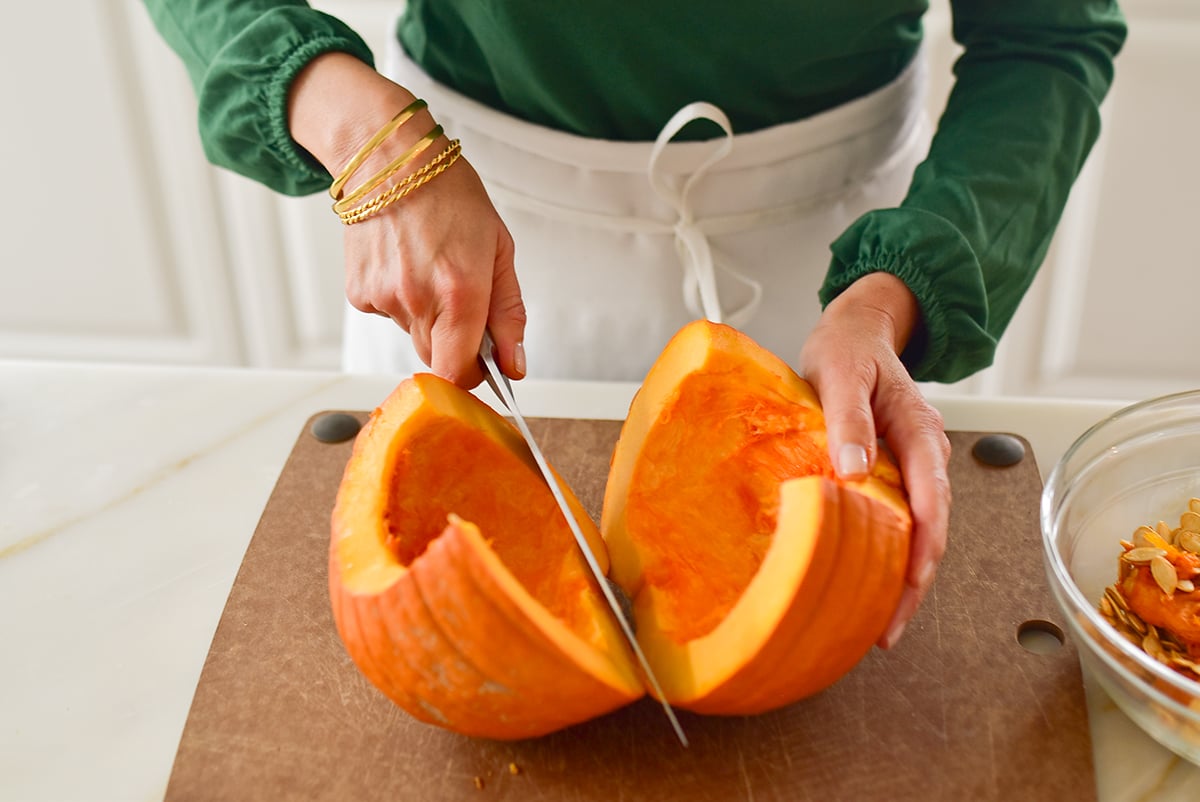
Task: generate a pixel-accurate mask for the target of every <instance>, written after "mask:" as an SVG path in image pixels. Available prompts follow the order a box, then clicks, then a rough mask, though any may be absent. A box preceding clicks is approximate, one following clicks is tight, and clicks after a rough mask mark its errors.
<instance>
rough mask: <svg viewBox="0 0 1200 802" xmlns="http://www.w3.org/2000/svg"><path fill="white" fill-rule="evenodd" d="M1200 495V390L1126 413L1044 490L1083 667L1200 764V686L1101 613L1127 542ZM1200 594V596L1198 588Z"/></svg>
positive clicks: (1044, 516)
mask: <svg viewBox="0 0 1200 802" xmlns="http://www.w3.org/2000/svg"><path fill="white" fill-rule="evenodd" d="M1192 497H1200V392H1187V393H1179V394H1176V395H1170V396H1164V397H1162V398H1155V399H1151V400H1149V401H1143V402H1140V403H1137V404H1134V405H1132V406H1129V407H1126V408H1124V409H1122V410H1120V411H1119V412H1117V413H1115V414H1113V415H1112V416H1110V417H1108V418H1106V419H1105V420H1103V421H1101V422H1100V423H1098V424H1096V425H1095V426H1093V427H1092V428H1091V429H1089V430H1088V431H1087V432H1085V433H1084V434H1083V435H1082V436H1081V437H1080V438H1079V439H1078V440H1076V441H1075V443H1074V445H1072V446H1071V448H1070V449H1068V450H1067V452H1066V454H1064V455H1063V457H1062V459H1061V460H1059V462H1058V464H1057V465H1056V466H1055V468H1054V470H1053V471H1052V472H1051V474H1050V478H1049V480H1047V482H1046V487H1045V490H1044V491H1043V493H1042V504H1041V521H1042V544H1043V546H1044V548H1045V558H1046V560H1045V561H1046V573H1047V575H1048V577H1049V580H1050V585H1051V588H1052V589H1053V592H1054V597H1055V600H1056V601H1057V602H1058V604H1059V606H1060V607H1061V608H1062V611H1063V614H1064V616H1065V618H1066V621H1067V627H1068V629H1069V630H1070V634H1071V635H1072V636H1073V637H1074V642H1075V644H1076V646H1077V648H1078V651H1079V656H1080V661H1081V662H1082V664H1083V666H1084V668H1085V669H1086V670H1087V671H1088V672H1089V673H1090V674H1091V675H1092V676H1093V677H1094V678H1095V679H1096V681H1097V682H1098V683H1099V684H1100V686H1101V687H1102V688H1104V690H1105V691H1107V692H1108V694H1109V695H1110V696H1111V697H1112V699H1113V701H1114V702H1116V704H1117V706H1118V707H1120V709H1121V710H1123V711H1124V712H1125V714H1126V715H1128V716H1129V717H1130V718H1131V719H1133V720H1134V722H1136V723H1137V724H1138V726H1140V727H1141V728H1142V729H1144V730H1145V731H1146V732H1147V733H1149V734H1150V736H1151V737H1152V738H1154V739H1155V740H1157V741H1158V742H1159V743H1161V744H1162V745H1163V746H1166V747H1167V748H1168V749H1170V750H1172V751H1173V752H1175V753H1176V754H1178V755H1180V756H1181V757H1184V758H1186V759H1187V760H1189V761H1191V762H1193V763H1196V764H1197V765H1200V682H1197V681H1195V680H1192V679H1189V678H1188V677H1185V676H1183V675H1182V674H1180V673H1179V672H1177V671H1175V670H1173V669H1171V668H1168V667H1167V666H1165V665H1163V664H1161V663H1159V662H1158V661H1157V660H1155V659H1154V658H1152V657H1150V655H1148V654H1146V653H1145V652H1144V651H1142V649H1140V648H1139V647H1138V646H1135V645H1134V644H1133V643H1131V642H1130V641H1128V640H1126V639H1125V637H1123V636H1122V635H1121V634H1120V633H1119V632H1118V631H1117V630H1116V629H1115V628H1114V627H1113V626H1112V625H1111V624H1109V623H1108V621H1107V620H1105V618H1104V616H1103V615H1102V614H1101V613H1100V611H1099V609H1098V606H1097V605H1098V604H1099V601H1100V597H1101V596H1102V595H1104V589H1105V587H1107V586H1108V585H1111V584H1113V583H1114V582H1116V581H1117V558H1118V556H1119V555H1120V554H1121V552H1122V548H1121V545H1120V541H1121V540H1130V539H1131V537H1132V535H1133V531H1134V530H1135V529H1136V528H1137V527H1138V526H1140V525H1143V524H1147V525H1149V526H1151V527H1153V526H1154V525H1155V524H1156V523H1157V522H1158V521H1160V520H1162V521H1167V522H1168V524H1170V525H1171V526H1172V527H1175V526H1177V525H1178V524H1177V523H1176V522H1178V520H1179V516H1180V514H1181V513H1182V512H1183V511H1184V510H1187V508H1188V500H1189V499H1191V498H1192ZM1197 592H1200V591H1197Z"/></svg>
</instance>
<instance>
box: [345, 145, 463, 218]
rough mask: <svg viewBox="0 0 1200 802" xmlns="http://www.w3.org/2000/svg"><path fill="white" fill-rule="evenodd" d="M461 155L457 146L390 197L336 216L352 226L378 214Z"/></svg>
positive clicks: (447, 167)
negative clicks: (439, 161) (435, 164)
mask: <svg viewBox="0 0 1200 802" xmlns="http://www.w3.org/2000/svg"><path fill="white" fill-rule="evenodd" d="M447 152H449V150H447ZM461 155H462V150H461V149H459V148H455V149H454V152H453V153H451V154H450V155H449V157H448V158H447V159H446V160H445V161H444V162H442V163H440V164H438V165H437V166H434V165H432V164H430V165H429V166H431V167H433V169H432V170H430V171H429V172H427V173H425V174H424V175H422V176H420V177H419V178H415V179H414V180H413V181H410V182H408V183H407V184H405V185H404V187H403V188H402V189H400V191H399V192H397V193H395V194H394V195H392V196H391V197H389V198H388V199H387V200H386V201H385V202H381V203H378V204H376V203H375V202H374V201H372V202H371V203H369V204H365V205H364V207H363V208H362V210H361V211H360V210H357V209H356V210H354V211H352V212H345V213H342V214H340V215H338V216H339V217H341V219H342V222H343V223H345V224H346V225H348V226H352V225H354V224H355V223H361V222H362V221H363V220H366V219H368V218H370V217H373V216H374V215H376V214H378V213H379V212H380V211H381V210H383V209H385V208H386V207H388V206H391V205H392V204H393V203H396V202H397V201H399V200H400V199H401V198H404V197H405V196H407V195H409V194H410V193H412V192H414V191H416V190H417V188H418V187H420V186H422V185H424V184H428V183H429V182H430V181H432V180H433V179H435V178H437V177H438V176H439V175H441V174H442V173H443V172H445V171H446V170H448V169H450V166H451V165H453V164H454V163H455V162H456V161H458V157H459V156H461ZM381 197H382V196H381ZM367 207H370V208H367Z"/></svg>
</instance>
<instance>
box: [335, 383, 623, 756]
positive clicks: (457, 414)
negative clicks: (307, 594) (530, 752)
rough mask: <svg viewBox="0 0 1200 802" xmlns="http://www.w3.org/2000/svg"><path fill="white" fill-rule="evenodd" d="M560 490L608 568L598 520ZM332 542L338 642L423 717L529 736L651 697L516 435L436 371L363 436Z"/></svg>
mask: <svg viewBox="0 0 1200 802" xmlns="http://www.w3.org/2000/svg"><path fill="white" fill-rule="evenodd" d="M560 485H562V488H563V492H564V494H565V495H566V497H567V499H568V502H569V503H570V504H571V506H572V508H573V509H574V510H575V512H576V516H577V518H578V519H579V521H580V525H581V526H582V527H583V528H584V533H585V535H586V536H587V537H588V539H589V541H590V542H591V543H592V545H593V550H594V551H596V554H597V559H598V560H599V561H600V563H601V567H602V568H607V557H606V554H605V551H604V545H603V542H602V541H601V540H600V537H599V533H598V532H597V531H596V528H595V525H594V524H592V523H591V521H590V519H589V518H588V516H587V514H586V513H585V512H584V511H583V509H582V507H581V506H580V505H579V502H578V500H577V499H576V498H575V496H574V494H573V493H571V491H570V489H569V488H567V487H566V485H565V484H563V483H562V482H560ZM455 512H458V513H460V514H462V515H471V516H473V517H477V518H478V519H480V520H481V521H484V522H485V524H486V526H487V529H486V531H483V532H481V531H480V529H479V528H478V527H477V526H475V525H474V524H473V523H471V522H469V521H466V520H464V519H463V518H461V517H459V516H458V515H455V514H454V513H455ZM332 531H333V537H332V540H331V543H330V554H329V591H330V599H331V601H332V606H333V616H334V622H335V624H336V626H337V630H338V633H339V635H340V636H341V639H342V642H343V643H344V644H345V645H346V648H347V651H348V652H349V654H350V657H351V658H352V659H353V660H354V662H355V664H356V665H357V666H358V668H359V670H360V671H362V673H363V674H364V675H365V676H366V677H367V678H368V679H369V680H370V681H371V682H372V683H373V684H374V685H375V686H376V687H377V688H378V689H379V690H381V691H382V692H383V693H384V694H386V695H387V696H388V697H389V698H391V699H392V701H394V702H395V703H396V704H398V705H399V706H400V707H402V708H404V709H405V710H406V711H407V712H409V713H410V714H411V715H413V716H414V717H416V718H418V719H420V720H422V721H425V722H428V723H431V724H437V725H439V726H442V727H446V728H447V729H451V730H454V731H456V732H460V733H463V734H466V735H473V736H480V737H487V738H498V739H516V738H529V737H533V736H537V735H543V734H545V733H548V732H552V731H554V730H557V729H561V728H563V727H565V726H568V725H570V724H575V723H578V722H580V721H584V720H587V719H590V718H594V717H596V716H598V715H600V714H602V713H605V712H608V711H609V710H612V709H614V708H617V707H620V706H622V705H625V704H627V703H628V702H630V701H632V700H634V699H637V698H638V697H640V696H642V695H643V693H644V691H643V689H642V682H641V679H640V677H639V676H638V674H636V673H635V672H634V670H633V664H632V662H631V658H630V655H629V653H628V651H627V648H626V646H625V645H624V643H623V641H622V640H621V636H620V632H619V630H618V628H617V624H616V622H615V621H613V620H612V619H611V618H610V617H609V615H608V613H607V608H606V607H605V606H604V600H603V597H602V596H601V595H600V592H599V591H598V590H597V589H596V588H595V585H594V583H593V582H592V580H591V577H590V574H589V573H588V570H587V567H586V565H585V564H584V562H583V558H582V556H581V555H580V554H579V551H578V549H577V547H576V545H575V540H574V538H573V536H572V534H571V532H570V529H569V528H568V527H567V524H566V522H565V521H563V519H562V515H561V514H560V513H559V511H558V506H557V504H556V503H555V501H554V498H553V496H552V494H551V493H550V489H549V488H548V487H547V486H546V484H545V482H544V481H542V478H541V474H540V473H539V472H538V469H537V466H536V464H535V463H533V461H532V457H531V456H530V454H529V451H528V449H527V448H525V446H524V441H523V440H522V439H521V435H520V433H519V432H517V431H516V429H515V428H514V427H513V426H512V424H510V423H509V422H508V421H507V420H505V419H504V418H502V417H501V416H499V415H497V414H496V413H495V412H493V411H492V410H491V409H490V408H489V407H488V406H487V405H486V404H484V403H483V402H481V401H479V400H478V399H476V398H475V397H474V396H472V395H471V394H470V393H467V392H465V391H463V390H461V389H459V388H457V387H455V386H454V385H452V384H450V383H448V382H445V381H443V380H441V379H438V378H437V377H435V376H432V375H428V374H419V375H417V376H414V377H413V378H412V379H408V380H405V381H404V382H402V383H401V384H400V385H399V386H398V387H397V388H396V390H395V391H394V392H393V393H392V395H391V396H389V398H388V399H387V400H386V401H385V402H384V403H383V405H382V406H380V407H379V408H378V409H376V410H375V411H374V412H373V413H372V415H371V418H370V420H369V421H368V423H367V425H366V426H365V427H364V428H363V430H362V431H360V432H359V435H358V438H357V439H356V440H355V445H354V451H353V454H352V455H351V457H350V460H349V461H348V463H347V466H346V471H345V474H344V476H343V479H342V482H341V485H340V486H339V489H338V496H337V501H336V502H335V506H334V511H333V517H332Z"/></svg>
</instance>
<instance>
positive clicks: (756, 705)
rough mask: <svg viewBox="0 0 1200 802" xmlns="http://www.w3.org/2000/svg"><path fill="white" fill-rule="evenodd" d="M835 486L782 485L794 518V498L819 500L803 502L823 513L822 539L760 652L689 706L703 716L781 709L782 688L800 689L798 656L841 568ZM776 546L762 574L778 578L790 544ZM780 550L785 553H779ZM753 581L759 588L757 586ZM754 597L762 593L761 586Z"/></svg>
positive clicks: (802, 480)
mask: <svg viewBox="0 0 1200 802" xmlns="http://www.w3.org/2000/svg"><path fill="white" fill-rule="evenodd" d="M806 485H812V486H813V487H815V488H816V489H815V490H813V489H810V488H809V487H806ZM830 485H832V482H831V481H830V480H828V479H825V478H824V477H820V476H812V477H797V478H795V479H791V480H788V481H787V482H785V483H784V484H783V485H781V487H780V495H781V497H784V496H785V493H786V497H785V498H783V502H782V503H784V504H788V505H789V510H788V511H787V514H788V515H789V516H790V515H791V513H790V509H791V507H792V506H794V505H797V504H799V503H800V502H799V501H796V500H793V497H794V496H799V495H801V494H805V495H808V496H815V501H814V500H813V499H810V498H805V499H804V502H805V506H806V507H807V506H812V507H817V506H819V507H820V514H819V520H818V524H817V525H818V526H819V527H820V530H821V534H820V535H819V536H817V537H816V538H814V542H813V545H812V548H811V550H810V551H809V552H808V554H809V556H808V559H807V567H806V568H805V569H804V570H803V571H802V572H801V575H800V577H799V579H798V580H797V581H796V582H795V584H794V585H792V586H790V588H791V589H790V590H789V591H788V596H787V598H786V599H782V600H780V601H779V605H780V607H779V614H778V618H777V619H776V620H775V621H774V622H772V623H773V626H772V628H771V630H770V631H769V632H768V633H766V635H765V637H763V639H762V640H761V641H760V642H759V643H758V644H757V646H756V648H754V649H753V650H752V651H751V650H748V651H746V652H745V653H744V659H743V661H742V663H741V664H740V665H739V666H736V667H735V668H734V669H733V670H732V671H731V672H730V673H729V674H728V675H726V676H724V677H719V678H717V679H716V681H715V683H714V687H713V688H712V690H710V691H708V692H706V693H704V694H702V695H700V696H698V697H697V698H696V699H695V700H693V701H688V702H687V703H686V705H687V708H688V709H690V710H695V711H696V712H701V713H705V712H713V713H736V714H753V713H758V712H762V711H763V710H765V709H768V708H771V707H777V706H779V704H780V699H779V694H780V690H779V687H778V686H781V685H782V686H784V688H785V689H786V688H790V687H792V686H793V685H794V684H795V681H794V680H793V679H792V678H791V676H790V675H791V674H793V673H794V672H793V668H794V662H793V661H794V656H795V653H796V651H797V650H799V649H800V647H799V645H798V644H799V643H800V642H801V641H803V640H804V639H805V638H806V636H807V633H808V632H809V631H811V629H812V627H813V625H814V622H815V620H816V618H817V617H818V616H819V615H820V607H819V604H818V602H819V600H820V599H822V598H824V597H825V595H826V594H827V592H828V589H829V586H830V585H831V584H832V583H833V580H834V577H833V571H832V570H831V568H832V567H833V565H834V563H835V562H836V559H837V555H838V552H839V549H840V540H841V531H840V527H839V526H838V525H837V524H838V521H837V516H838V512H839V511H838V510H837V509H836V507H834V506H833V505H831V504H830V503H828V499H827V498H826V493H827V492H828V491H829V487H830ZM818 491H819V492H818ZM809 502H812V503H811V504H810V503H809ZM831 517H832V518H834V521H833V525H831V524H830V518H831ZM778 536H779V537H787V534H786V532H785V533H779V535H778ZM772 545H773V547H774V548H773V550H772V551H769V552H768V554H767V556H766V559H765V560H764V562H763V564H762V565H761V566H760V570H768V569H769V570H772V571H773V572H775V571H777V570H778V569H775V568H774V565H775V564H776V563H777V562H778V560H779V559H781V554H784V553H786V551H787V544H786V543H782V542H781V543H780V545H779V546H775V544H774V543H773V544H772ZM775 549H779V550H780V551H779V552H776V551H775ZM768 560H769V561H771V566H768V565H767V561H768ZM756 578H757V575H756ZM766 579H767V577H766V576H764V578H763V579H761V580H759V582H763V581H765V580H766ZM751 581H752V582H754V580H751ZM754 591H755V592H760V591H758V588H757V586H756V587H755V589H754ZM745 593H746V594H749V593H751V587H750V586H747V589H746V591H745ZM740 602H741V600H740V599H739V603H740ZM746 609H749V608H739V607H735V608H734V609H733V610H731V611H730V615H729V618H728V619H727V620H728V621H729V622H730V623H729V624H725V625H724V626H725V628H726V629H728V628H729V627H730V626H732V624H733V623H734V622H735V621H736V620H737V618H739V617H744V616H745V615H746V613H745V612H743V610H746ZM712 637H714V638H724V637H727V636H726V634H725V632H724V631H717V632H715V633H714V634H713V635H712ZM781 666H787V671H786V672H781V670H780V667H781ZM785 674H786V675H785Z"/></svg>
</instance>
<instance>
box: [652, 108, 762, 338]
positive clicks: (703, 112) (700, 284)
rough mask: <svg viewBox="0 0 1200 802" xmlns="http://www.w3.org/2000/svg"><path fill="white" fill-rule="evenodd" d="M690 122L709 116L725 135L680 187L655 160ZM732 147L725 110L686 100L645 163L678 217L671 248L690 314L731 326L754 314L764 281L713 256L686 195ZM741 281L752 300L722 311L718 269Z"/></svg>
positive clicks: (656, 187)
mask: <svg viewBox="0 0 1200 802" xmlns="http://www.w3.org/2000/svg"><path fill="white" fill-rule="evenodd" d="M693 120H710V121H712V122H714V123H716V124H717V125H719V126H720V127H721V130H722V131H724V133H725V136H724V137H723V138H721V139H719V140H713V141H714V143H715V147H714V148H713V150H712V152H711V153H710V154H709V156H708V158H707V159H705V160H704V161H703V162H702V163H701V164H700V166H699V167H697V168H696V169H695V170H694V171H693V172H692V174H691V175H689V176H688V177H687V180H686V181H684V183H683V187H682V189H677V188H676V187H675V186H674V185H673V184H672V182H670V181H668V180H667V176H666V175H665V173H664V171H662V170H661V169H659V158H660V157H661V156H662V153H663V151H664V150H666V147H667V144H668V143H669V142H670V141H671V140H672V139H674V138H675V136H676V135H677V134H678V133H679V132H680V131H681V130H683V127H684V126H685V125H687V124H688V123H690V122H692V121H693ZM732 151H733V126H732V125H731V124H730V122H729V118H728V117H727V116H726V115H725V112H723V111H721V109H719V108H717V107H716V106H714V105H713V104H711V103H704V102H696V103H689V104H688V105H686V106H684V107H683V108H681V109H680V110H679V111H677V112H675V114H674V115H673V116H672V117H671V119H670V120H668V121H667V124H666V125H665V126H663V129H662V131H660V132H659V134H658V138H657V139H655V140H654V148H653V150H651V151H650V161H649V164H648V165H647V167H646V172H647V176H648V178H649V180H650V186H651V188H652V189H653V190H654V192H655V194H657V195H658V196H659V197H660V198H662V199H663V200H664V201H665V202H667V203H668V204H670V205H671V207H672V208H674V210H675V213H676V215H677V218H676V221H675V225H674V227H673V231H674V233H675V251H676V253H678V254H679V260H680V262H681V264H682V265H683V299H684V303H686V304H687V307H688V309H689V310H690V311H691V312H692V314H694V315H697V316H699V315H701V314H703V316H704V317H706V318H708V319H709V320H711V321H712V322H714V323H728V324H729V325H731V326H735V327H736V326H741V325H742V324H744V323H746V322H747V321H749V320H750V318H751V317H753V315H754V313H755V311H757V309H758V305H759V302H760V301H761V299H762V283H761V282H759V281H756V280H754V279H752V278H750V277H749V276H746V275H744V274H742V273H740V272H738V271H736V270H734V269H733V268H731V267H729V266H728V265H727V264H725V263H724V261H723V260H720V259H717V258H716V257H714V256H713V252H712V248H711V247H710V246H709V244H708V237H707V236H706V235H705V234H704V231H703V230H701V228H700V225H699V224H698V223H697V222H696V220H695V217H694V216H693V214H692V207H691V204H690V203H689V202H688V193H689V192H691V189H692V187H693V186H694V185H695V184H696V183H697V182H698V181H699V180H700V179H701V178H703V177H704V174H705V173H707V172H708V171H709V169H711V168H712V167H713V166H714V165H716V164H717V162H719V161H721V160H722V159H724V158H725V157H726V156H728V155H729V154H730V153H731V152H732ZM718 269H719V270H721V271H722V272H723V273H725V274H727V275H729V276H731V277H732V278H734V279H736V280H737V281H740V282H741V283H742V284H744V285H746V286H747V287H749V288H750V292H751V296H750V300H749V301H747V302H746V303H745V304H743V305H742V306H740V307H739V308H737V309H735V310H733V311H732V312H729V313H728V314H726V313H725V312H724V310H722V309H721V300H720V297H719V295H718V293H717V274H716V271H717V270H718ZM697 295H699V300H700V304H699V306H697V304H696V297H697Z"/></svg>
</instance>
